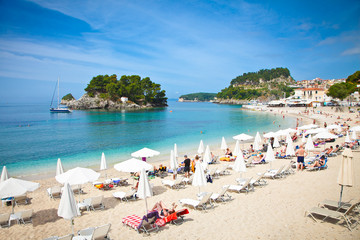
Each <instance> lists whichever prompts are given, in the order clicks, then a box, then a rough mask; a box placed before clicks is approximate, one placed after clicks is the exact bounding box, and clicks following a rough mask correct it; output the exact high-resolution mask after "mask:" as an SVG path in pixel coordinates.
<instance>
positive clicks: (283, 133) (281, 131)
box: [275, 130, 288, 137]
mask: <svg viewBox="0 0 360 240" xmlns="http://www.w3.org/2000/svg"><path fill="white" fill-rule="evenodd" d="M286 134H288V132H287V131H286V130H279V131H276V132H275V135H276V136H278V137H280V136H286Z"/></svg>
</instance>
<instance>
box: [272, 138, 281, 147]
mask: <svg viewBox="0 0 360 240" xmlns="http://www.w3.org/2000/svg"><path fill="white" fill-rule="evenodd" d="M273 146H274V148H278V147H280V143H279V140H278V138H277V136H275V137H274V144H273Z"/></svg>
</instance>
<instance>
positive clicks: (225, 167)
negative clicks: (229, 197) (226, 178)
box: [215, 164, 230, 176]
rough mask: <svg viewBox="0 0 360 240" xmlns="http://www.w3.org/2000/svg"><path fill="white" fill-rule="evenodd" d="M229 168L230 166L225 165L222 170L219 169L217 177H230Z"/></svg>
mask: <svg viewBox="0 0 360 240" xmlns="http://www.w3.org/2000/svg"><path fill="white" fill-rule="evenodd" d="M228 167H229V165H228V164H225V165H224V166H223V167H222V168H221V169H217V170H216V171H215V175H216V176H222V175H229V174H230V172H229V171H228V170H227V168H228Z"/></svg>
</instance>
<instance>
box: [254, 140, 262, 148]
mask: <svg viewBox="0 0 360 240" xmlns="http://www.w3.org/2000/svg"><path fill="white" fill-rule="evenodd" d="M253 148H254V150H255V151H259V150H260V144H259V142H258V141H256V140H254V143H253Z"/></svg>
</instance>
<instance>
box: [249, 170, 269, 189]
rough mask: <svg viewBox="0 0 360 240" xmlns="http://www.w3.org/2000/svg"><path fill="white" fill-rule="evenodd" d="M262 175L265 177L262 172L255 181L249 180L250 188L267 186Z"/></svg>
mask: <svg viewBox="0 0 360 240" xmlns="http://www.w3.org/2000/svg"><path fill="white" fill-rule="evenodd" d="M264 175H265V172H263V173H262V174H260V175H258V177H257V178H255V179H251V180H250V184H251V185H252V186H264V185H266V184H267V182H266V181H265V179H264Z"/></svg>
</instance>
